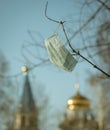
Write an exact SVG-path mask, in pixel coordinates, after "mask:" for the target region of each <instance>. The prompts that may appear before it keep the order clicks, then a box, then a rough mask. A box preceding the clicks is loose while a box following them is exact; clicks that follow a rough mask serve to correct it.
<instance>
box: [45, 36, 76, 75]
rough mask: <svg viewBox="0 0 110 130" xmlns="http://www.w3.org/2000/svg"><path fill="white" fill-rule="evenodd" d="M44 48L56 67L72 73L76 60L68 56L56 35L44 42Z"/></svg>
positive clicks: (68, 53)
mask: <svg viewBox="0 0 110 130" xmlns="http://www.w3.org/2000/svg"><path fill="white" fill-rule="evenodd" d="M45 46H46V48H47V52H48V55H49V59H50V61H51V62H52V63H53V64H55V65H56V66H58V67H60V68H62V69H64V70H66V71H70V72H71V71H72V70H73V68H74V67H75V65H76V64H77V60H76V59H75V58H74V57H73V56H72V55H71V54H70V52H69V51H68V50H67V49H66V48H65V46H64V45H62V44H61V41H60V39H59V37H58V35H56V34H55V35H52V36H51V37H49V38H47V39H46V40H45Z"/></svg>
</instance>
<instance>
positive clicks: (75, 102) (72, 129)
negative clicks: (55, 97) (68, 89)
mask: <svg viewBox="0 0 110 130" xmlns="http://www.w3.org/2000/svg"><path fill="white" fill-rule="evenodd" d="M59 127H60V128H61V130H98V124H97V122H96V121H95V118H94V117H93V115H92V112H91V110H90V101H89V100H88V99H87V98H86V97H85V96H83V95H82V94H80V92H79V91H77V93H76V94H75V95H74V96H72V97H71V98H69V99H68V101H67V112H66V114H65V117H64V120H63V122H61V123H60V125H59Z"/></svg>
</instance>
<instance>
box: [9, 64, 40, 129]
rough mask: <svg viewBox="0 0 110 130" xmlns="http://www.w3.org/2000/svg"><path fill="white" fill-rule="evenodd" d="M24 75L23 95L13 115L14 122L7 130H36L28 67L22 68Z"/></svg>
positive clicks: (35, 116)
mask: <svg viewBox="0 0 110 130" xmlns="http://www.w3.org/2000/svg"><path fill="white" fill-rule="evenodd" d="M22 71H23V73H24V78H25V80H24V84H23V93H22V96H21V100H20V103H19V108H18V110H16V112H15V113H14V121H13V124H12V126H11V128H9V129H8V130H38V110H37V108H36V105H35V102H34V97H33V94H32V90H31V84H30V81H29V75H28V67H27V66H24V67H23V68H22Z"/></svg>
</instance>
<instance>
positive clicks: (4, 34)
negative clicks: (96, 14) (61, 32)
mask: <svg viewBox="0 0 110 130" xmlns="http://www.w3.org/2000/svg"><path fill="white" fill-rule="evenodd" d="M48 2H49V5H48V15H49V16H51V17H52V18H55V19H57V20H65V18H66V17H67V16H68V14H72V13H73V14H74V13H75V12H77V11H78V10H77V8H76V7H75V6H74V7H73V5H74V4H73V3H72V1H71V0H60V1H59V0H50V1H48ZM45 4H46V1H45V0H19V1H17V0H16V1H15V0H0V50H1V51H2V52H3V53H4V55H5V56H6V57H7V59H8V61H9V62H10V68H11V70H10V74H11V75H13V74H16V73H19V72H20V71H21V66H22V65H23V64H24V62H23V61H24V60H23V58H22V55H21V48H22V45H23V44H26V41H31V38H30V36H29V34H28V30H31V31H35V32H38V33H40V34H41V35H42V36H43V38H44V39H45V38H47V37H49V36H50V35H52V34H53V33H54V31H55V29H56V28H57V25H56V24H55V23H52V22H50V21H48V20H47V19H46V18H45V16H44V9H45ZM74 17H75V18H76V16H74ZM34 36H35V35H34ZM35 38H36V39H37V33H36V37H35ZM36 63H37V62H36ZM86 65H87V63H80V64H78V65H77V66H76V67H75V69H74V71H73V72H66V71H63V70H61V69H57V68H56V67H55V66H54V65H50V66H46V67H44V66H43V67H39V68H36V69H35V70H34V75H35V74H36V78H37V81H38V82H39V83H42V84H43V85H44V87H45V89H46V91H47V94H48V95H49V97H50V101H51V103H52V105H53V106H54V107H55V108H60V109H61V108H62V107H63V106H65V104H66V101H67V99H68V98H69V97H71V96H72V95H73V94H74V93H75V89H74V85H75V83H76V82H77V77H76V76H77V74H78V75H79V76H78V77H79V83H80V85H81V90H80V91H81V92H82V93H83V94H86V92H88V90H89V89H88V87H87V85H88V84H87V81H86V80H85V79H86V76H87V75H86V74H85V71H84V68H86ZM34 89H35V88H34ZM35 91H37V90H35ZM35 91H34V92H35Z"/></svg>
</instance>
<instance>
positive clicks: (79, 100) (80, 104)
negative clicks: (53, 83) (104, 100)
mask: <svg viewBox="0 0 110 130" xmlns="http://www.w3.org/2000/svg"><path fill="white" fill-rule="evenodd" d="M67 105H68V106H67V107H68V109H70V110H73V109H77V108H89V107H90V102H89V100H88V99H87V98H86V97H84V96H82V95H81V94H80V93H79V92H78V93H77V94H76V95H75V96H73V97H72V98H70V99H69V100H68V102H67Z"/></svg>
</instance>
